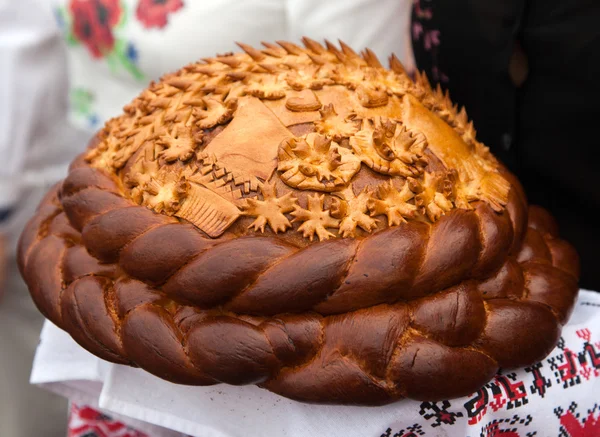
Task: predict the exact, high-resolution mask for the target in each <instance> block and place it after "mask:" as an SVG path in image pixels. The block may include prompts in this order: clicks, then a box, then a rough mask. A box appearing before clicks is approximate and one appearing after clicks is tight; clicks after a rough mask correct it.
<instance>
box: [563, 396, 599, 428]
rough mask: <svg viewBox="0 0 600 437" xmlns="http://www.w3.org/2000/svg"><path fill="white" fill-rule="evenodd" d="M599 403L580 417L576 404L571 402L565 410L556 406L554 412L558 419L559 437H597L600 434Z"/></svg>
mask: <svg viewBox="0 0 600 437" xmlns="http://www.w3.org/2000/svg"><path fill="white" fill-rule="evenodd" d="M598 410H600V405H598V404H594V406H593V407H592V408H591V409H589V410H588V411H587V415H586V416H584V417H582V415H581V414H580V413H578V412H577V404H576V403H575V402H572V403H571V405H569V408H568V410H567V411H566V412H565V411H563V409H562V408H560V407H558V408H556V409H555V410H554V414H556V416H557V417H558V418H559V420H560V434H559V437H597V436H600V413H599V412H598Z"/></svg>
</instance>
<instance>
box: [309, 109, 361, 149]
mask: <svg viewBox="0 0 600 437" xmlns="http://www.w3.org/2000/svg"><path fill="white" fill-rule="evenodd" d="M319 112H320V114H321V119H320V120H317V121H316V122H315V129H316V130H317V132H319V133H320V134H323V135H328V136H330V137H331V138H332V139H333V141H341V140H342V139H343V138H348V137H351V136H352V135H354V134H355V133H356V132H358V128H359V126H360V120H356V114H355V113H350V114H348V115H347V116H345V117H342V116H340V115H338V113H337V112H335V108H334V107H333V104H332V103H330V104H328V105H326V106H325V107H324V108H323V109H321V110H320V111H319Z"/></svg>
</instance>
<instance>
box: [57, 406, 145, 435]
mask: <svg viewBox="0 0 600 437" xmlns="http://www.w3.org/2000/svg"><path fill="white" fill-rule="evenodd" d="M67 437H149V436H148V435H146V434H144V433H142V432H139V431H136V430H135V429H132V428H130V427H128V426H127V425H124V424H123V423H121V422H117V421H116V420H113V419H111V418H110V417H109V416H106V415H104V414H102V413H100V412H98V411H96V410H94V409H93V408H90V407H85V406H82V407H79V406H77V405H71V412H70V415H69V425H68V431H67Z"/></svg>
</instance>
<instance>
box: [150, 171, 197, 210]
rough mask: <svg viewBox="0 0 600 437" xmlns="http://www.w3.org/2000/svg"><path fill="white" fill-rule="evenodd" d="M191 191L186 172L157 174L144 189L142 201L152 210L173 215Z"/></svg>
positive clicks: (162, 172)
mask: <svg viewBox="0 0 600 437" xmlns="http://www.w3.org/2000/svg"><path fill="white" fill-rule="evenodd" d="M188 190H189V182H188V181H187V178H186V172H185V171H184V170H166V171H161V172H158V173H155V174H154V175H153V176H151V177H150V180H149V181H147V182H146V183H145V184H144V185H143V187H142V201H143V203H144V204H145V205H146V206H147V207H148V208H150V209H152V210H154V211H156V212H158V213H163V214H166V215H173V214H175V213H176V212H177V211H178V210H179V207H180V206H181V203H182V202H183V200H184V199H185V197H186V194H187V192H188Z"/></svg>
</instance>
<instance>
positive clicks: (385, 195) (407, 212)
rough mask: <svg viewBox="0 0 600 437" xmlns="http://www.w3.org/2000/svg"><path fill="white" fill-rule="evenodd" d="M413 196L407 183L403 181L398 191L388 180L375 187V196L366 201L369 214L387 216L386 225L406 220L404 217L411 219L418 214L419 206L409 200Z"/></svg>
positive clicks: (397, 223)
mask: <svg viewBox="0 0 600 437" xmlns="http://www.w3.org/2000/svg"><path fill="white" fill-rule="evenodd" d="M413 197H415V193H413V192H412V191H411V189H410V187H409V184H408V183H406V182H405V183H404V185H403V186H402V189H401V190H400V191H398V190H397V189H396V187H395V186H394V183H393V182H392V181H391V180H389V181H388V182H384V183H382V184H380V185H379V186H378V187H377V198H371V199H369V200H368V201H367V206H368V208H369V211H370V212H371V216H373V217H375V216H378V215H385V216H387V220H388V226H398V225H399V224H401V223H404V222H406V219H412V218H415V217H417V216H418V215H419V208H418V207H417V206H416V205H414V203H409V201H410V200H411V199H412V198H413Z"/></svg>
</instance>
